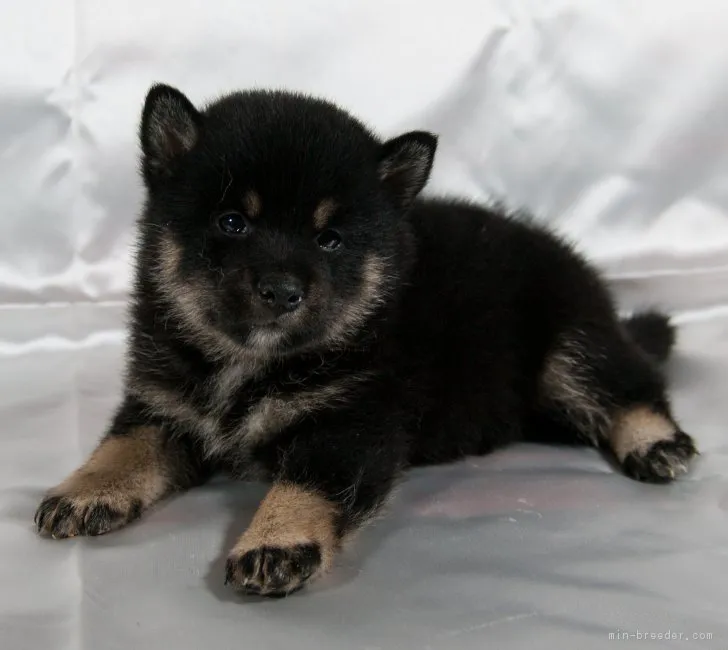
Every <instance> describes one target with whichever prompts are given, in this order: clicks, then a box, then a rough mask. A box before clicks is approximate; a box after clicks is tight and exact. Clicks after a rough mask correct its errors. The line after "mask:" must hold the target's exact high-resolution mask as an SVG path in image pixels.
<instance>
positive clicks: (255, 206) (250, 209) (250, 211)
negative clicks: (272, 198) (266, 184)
mask: <svg viewBox="0 0 728 650" xmlns="http://www.w3.org/2000/svg"><path fill="white" fill-rule="evenodd" d="M243 202H244V205H245V213H246V215H247V216H249V217H250V218H251V219H255V218H256V217H259V216H260V213H261V211H262V209H263V201H262V199H261V198H260V194H258V193H257V192H256V191H255V190H250V191H248V192H246V193H245V196H244V197H243Z"/></svg>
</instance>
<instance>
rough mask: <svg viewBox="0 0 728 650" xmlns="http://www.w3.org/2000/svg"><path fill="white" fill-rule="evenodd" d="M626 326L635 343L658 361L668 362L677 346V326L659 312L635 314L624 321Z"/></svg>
mask: <svg viewBox="0 0 728 650" xmlns="http://www.w3.org/2000/svg"><path fill="white" fill-rule="evenodd" d="M624 325H625V327H626V328H627V331H628V332H629V335H630V336H631V337H632V339H633V340H634V342H635V343H637V345H639V346H640V347H641V348H642V349H643V350H644V351H645V352H647V354H650V355H652V356H653V357H654V358H655V360H656V361H658V362H660V363H664V362H665V361H667V359H668V357H669V356H670V352H671V351H672V348H673V346H674V345H675V326H674V325H672V324H671V323H670V319H669V318H668V317H667V316H666V315H665V314H661V313H660V312H657V311H645V312H642V313H639V314H635V315H634V316H632V317H631V318H628V319H626V320H625V321H624Z"/></svg>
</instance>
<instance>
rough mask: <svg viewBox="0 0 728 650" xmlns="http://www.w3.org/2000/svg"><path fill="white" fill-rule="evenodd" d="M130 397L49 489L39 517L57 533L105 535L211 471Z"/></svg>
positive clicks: (42, 528) (46, 530) (44, 529)
mask: <svg viewBox="0 0 728 650" xmlns="http://www.w3.org/2000/svg"><path fill="white" fill-rule="evenodd" d="M135 410H136V407H135V406H134V405H133V404H131V403H129V402H127V403H125V404H124V405H123V406H122V407H121V409H120V410H119V412H118V413H117V415H116V417H115V420H114V422H113V424H112V427H111V429H110V430H109V432H108V433H107V434H106V435H105V436H104V438H103V439H102V440H101V442H100V443H99V445H98V446H97V447H96V449H95V450H94V451H93V453H92V454H91V455H90V457H89V458H88V459H87V460H86V462H85V463H84V464H83V465H82V466H81V467H80V468H78V469H77V470H76V471H75V472H73V473H72V474H71V475H70V476H69V477H68V478H66V480H64V481H63V482H62V483H60V484H59V485H57V486H56V487H54V488H52V489H51V490H49V491H48V493H47V494H46V496H45V497H44V499H43V500H42V501H41V504H40V505H39V507H38V509H37V511H36V514H35V523H36V526H37V528H38V531H39V532H40V533H42V534H46V535H50V536H51V537H53V538H65V537H75V536H76V535H101V534H103V533H107V532H109V531H112V530H115V529H117V528H120V527H122V526H124V525H126V524H128V523H129V522H131V521H133V520H134V519H136V518H138V517H139V516H140V515H141V513H142V512H143V511H144V510H146V509H147V508H149V507H150V506H151V505H153V504H154V503H156V502H157V501H159V500H160V499H161V498H162V497H164V496H166V495H167V494H169V493H170V492H172V491H174V490H181V489H185V488H188V487H191V486H192V485H193V484H195V483H198V482H200V481H201V480H202V479H203V475H204V474H205V471H204V468H203V466H202V465H201V464H200V463H199V461H198V460H197V459H195V457H194V454H193V453H192V450H191V448H188V447H187V446H186V445H185V444H184V443H183V442H182V441H180V440H177V439H172V438H170V437H169V435H168V433H167V432H166V431H165V429H164V428H163V427H162V426H160V425H156V424H144V423H143V420H142V419H141V418H140V417H135V415H136V414H135V413H134V411H135Z"/></svg>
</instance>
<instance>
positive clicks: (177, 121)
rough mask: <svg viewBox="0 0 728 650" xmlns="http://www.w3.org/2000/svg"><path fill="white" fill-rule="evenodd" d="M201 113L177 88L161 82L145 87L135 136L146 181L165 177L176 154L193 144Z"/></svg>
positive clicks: (186, 149) (181, 152) (182, 152)
mask: <svg viewBox="0 0 728 650" xmlns="http://www.w3.org/2000/svg"><path fill="white" fill-rule="evenodd" d="M201 123H202V116H201V115H200V113H199V111H198V110H197V109H196V108H195V107H194V106H193V105H192V102H191V101H190V100H189V99H187V97H185V95H183V94H182V93H181V92H180V91H179V90H177V89H176V88H172V87H171V86H166V85H164V84H155V85H154V86H152V87H151V88H150V89H149V92H148V93H147V98H146V101H145V102H144V110H143V111H142V122H141V126H140V130H139V139H140V141H141V147H142V166H143V170H144V175H145V177H146V178H147V180H152V179H154V178H157V177H160V176H168V175H169V174H170V173H171V172H172V170H173V168H174V165H175V163H176V162H177V160H178V158H179V157H180V156H183V155H184V154H185V153H187V152H188V151H189V150H190V149H192V147H194V146H195V143H196V142H197V138H198V137H199V133H200V126H201Z"/></svg>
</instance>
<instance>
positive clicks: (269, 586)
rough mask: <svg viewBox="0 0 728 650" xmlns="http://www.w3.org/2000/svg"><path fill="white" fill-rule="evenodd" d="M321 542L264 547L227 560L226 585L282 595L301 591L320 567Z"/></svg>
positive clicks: (257, 593)
mask: <svg viewBox="0 0 728 650" xmlns="http://www.w3.org/2000/svg"><path fill="white" fill-rule="evenodd" d="M321 565H322V559H321V548H320V547H319V545H318V544H296V545H294V546H288V547H276V546H263V547H261V548H256V549H252V550H250V551H246V552H245V553H242V554H239V553H237V552H236V551H235V550H233V552H232V554H231V555H230V557H228V560H227V567H226V571H225V584H226V585H230V586H232V587H233V588H234V589H237V590H238V591H242V592H243V593H246V594H255V595H259V596H268V597H270V598H280V597H283V596H288V595H289V594H292V593H293V592H295V591H298V590H299V589H301V587H303V586H304V585H305V584H306V582H308V581H309V580H310V579H311V578H312V577H313V576H315V575H316V574H317V573H318V572H319V570H320V569H321Z"/></svg>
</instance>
